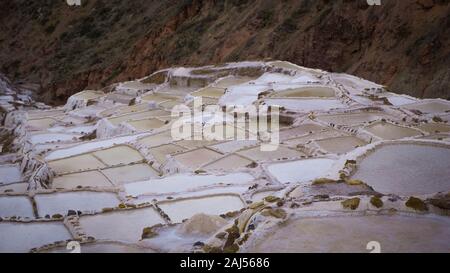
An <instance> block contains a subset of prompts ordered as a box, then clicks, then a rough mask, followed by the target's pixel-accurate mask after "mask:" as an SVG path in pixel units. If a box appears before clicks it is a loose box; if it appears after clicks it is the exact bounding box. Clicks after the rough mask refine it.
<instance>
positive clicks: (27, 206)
mask: <svg viewBox="0 0 450 273" xmlns="http://www.w3.org/2000/svg"><path fill="white" fill-rule="evenodd" d="M13 216H20V217H29V218H34V213H33V206H32V205H31V201H30V199H29V198H28V197H27V196H3V197H0V217H3V218H5V217H13ZM0 242H1V241H0Z"/></svg>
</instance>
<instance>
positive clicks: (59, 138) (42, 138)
mask: <svg viewBox="0 0 450 273" xmlns="http://www.w3.org/2000/svg"><path fill="white" fill-rule="evenodd" d="M80 136H81V135H72V134H58V133H51V134H35V135H32V136H31V137H30V142H31V144H39V143H48V142H63V141H76V140H77V139H78V138H79V137H80Z"/></svg>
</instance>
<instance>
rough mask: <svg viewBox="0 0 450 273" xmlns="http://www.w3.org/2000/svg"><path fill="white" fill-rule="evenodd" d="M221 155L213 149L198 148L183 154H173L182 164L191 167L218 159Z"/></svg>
mask: <svg viewBox="0 0 450 273" xmlns="http://www.w3.org/2000/svg"><path fill="white" fill-rule="evenodd" d="M221 156H222V155H221V154H219V153H217V152H215V151H213V150H210V149H206V148H200V149H198V150H194V151H191V152H187V153H184V154H178V155H175V156H174V158H175V159H176V160H177V161H178V162H180V163H181V164H183V165H184V166H186V167H188V168H191V169H196V168H199V167H200V166H202V165H204V164H206V163H208V162H211V161H213V160H215V159H218V158H219V157H221Z"/></svg>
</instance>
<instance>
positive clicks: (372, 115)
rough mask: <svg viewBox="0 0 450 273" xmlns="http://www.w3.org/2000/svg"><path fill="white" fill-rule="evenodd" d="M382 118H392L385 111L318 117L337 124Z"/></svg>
mask: <svg viewBox="0 0 450 273" xmlns="http://www.w3.org/2000/svg"><path fill="white" fill-rule="evenodd" d="M382 118H392V117H390V116H389V115H388V114H386V113H383V112H362V113H349V114H335V115H321V116H318V117H317V119H319V120H321V121H324V122H327V123H333V124H336V125H350V126H352V125H357V124H362V123H365V122H371V121H375V120H381V119H382Z"/></svg>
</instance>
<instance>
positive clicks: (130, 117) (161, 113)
mask: <svg viewBox="0 0 450 273" xmlns="http://www.w3.org/2000/svg"><path fill="white" fill-rule="evenodd" d="M166 116H170V112H168V111H165V110H151V111H144V112H138V113H134V114H127V115H123V116H118V117H113V118H109V119H108V120H109V121H110V122H111V123H112V124H113V125H116V126H117V125H119V124H120V123H122V122H126V121H134V120H139V119H149V118H155V117H166Z"/></svg>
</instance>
